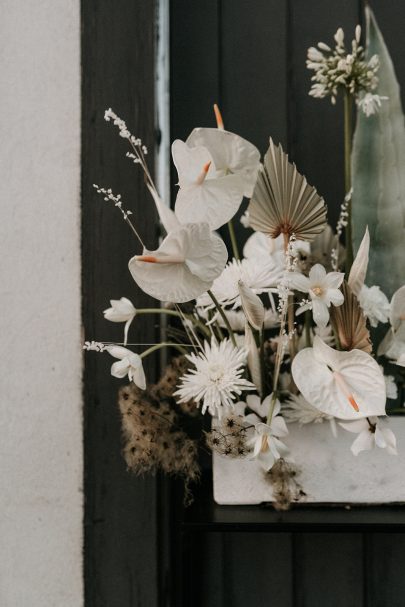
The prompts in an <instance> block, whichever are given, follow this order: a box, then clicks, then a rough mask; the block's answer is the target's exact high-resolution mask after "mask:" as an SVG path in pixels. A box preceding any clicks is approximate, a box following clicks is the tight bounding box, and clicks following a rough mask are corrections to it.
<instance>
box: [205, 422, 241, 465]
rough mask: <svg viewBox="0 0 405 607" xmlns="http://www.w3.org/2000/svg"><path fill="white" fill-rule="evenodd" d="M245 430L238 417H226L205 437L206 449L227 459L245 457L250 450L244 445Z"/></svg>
mask: <svg viewBox="0 0 405 607" xmlns="http://www.w3.org/2000/svg"><path fill="white" fill-rule="evenodd" d="M246 432H247V428H246V426H245V425H244V424H243V422H242V419H241V417H240V416H238V415H233V414H230V415H227V416H225V417H224V418H222V419H221V420H220V421H218V422H217V423H216V425H215V426H214V427H213V428H212V430H211V432H206V433H205V437H206V441H207V445H208V447H209V448H210V449H211V450H212V451H215V452H216V453H219V454H220V455H226V456H227V457H234V458H235V457H245V456H246V455H247V454H248V453H249V452H250V450H251V449H250V448H249V447H248V446H247V445H246Z"/></svg>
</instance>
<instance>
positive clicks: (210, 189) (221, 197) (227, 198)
mask: <svg viewBox="0 0 405 607" xmlns="http://www.w3.org/2000/svg"><path fill="white" fill-rule="evenodd" d="M172 155H173V161H174V164H175V166H176V169H177V173H178V176H179V185H180V190H179V191H178V194H177V198H176V204H175V208H174V210H175V213H176V217H177V219H178V220H179V221H180V223H200V222H206V223H208V224H209V226H210V228H211V230H217V229H218V228H220V227H221V226H222V225H224V224H225V223H227V222H228V221H230V220H231V219H232V217H233V216H234V215H235V213H236V211H237V210H238V209H239V206H240V203H241V202H242V198H243V179H242V178H241V176H240V175H238V174H231V173H230V174H228V175H222V174H219V175H217V171H216V167H215V163H214V161H213V158H212V156H211V154H210V153H209V151H208V150H207V148H205V147H189V146H188V145H187V144H186V143H184V142H183V141H180V140H179V139H177V140H176V141H174V142H173V144H172Z"/></svg>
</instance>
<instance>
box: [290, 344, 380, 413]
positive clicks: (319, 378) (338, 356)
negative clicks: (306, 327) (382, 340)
mask: <svg viewBox="0 0 405 607" xmlns="http://www.w3.org/2000/svg"><path fill="white" fill-rule="evenodd" d="M292 373H293V378H294V381H295V384H296V386H297V387H298V389H299V390H300V392H301V393H302V395H303V396H304V398H306V400H307V401H308V402H310V403H311V404H312V405H313V406H314V407H316V408H317V409H319V410H320V411H322V412H323V413H326V414H328V415H332V416H333V417H337V418H339V419H347V420H352V419H359V418H362V417H368V416H370V415H377V416H379V415H384V414H385V403H386V388H385V380H384V375H383V374H382V373H381V370H380V368H379V365H378V363H377V362H376V361H375V360H374V359H373V358H372V356H370V355H369V354H367V353H366V352H362V351H361V350H351V351H350V352H338V351H336V350H333V348H330V347H329V346H327V345H326V344H325V343H324V342H322V340H321V339H320V338H319V337H317V336H316V337H315V338H314V347H313V348H305V349H304V350H301V352H299V353H298V354H297V355H296V357H295V358H294V361H293V363H292ZM356 408H358V409H359V410H358V411H357V410H356Z"/></svg>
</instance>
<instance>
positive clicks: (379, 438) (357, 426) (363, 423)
mask: <svg viewBox="0 0 405 607" xmlns="http://www.w3.org/2000/svg"><path fill="white" fill-rule="evenodd" d="M339 425H340V426H342V428H344V429H345V430H347V431H348V432H354V433H355V434H358V437H357V438H356V440H355V441H354V442H353V444H352V446H351V448H350V449H351V452H352V453H353V455H358V454H359V453H360V452H361V451H370V449H373V448H374V447H380V449H386V450H387V452H388V453H389V454H390V455H398V451H397V439H396V438H395V434H394V433H393V431H392V430H390V429H389V428H382V427H381V426H380V423H379V421H378V419H377V418H376V417H370V418H369V419H359V420H357V421H355V422H348V423H342V422H339Z"/></svg>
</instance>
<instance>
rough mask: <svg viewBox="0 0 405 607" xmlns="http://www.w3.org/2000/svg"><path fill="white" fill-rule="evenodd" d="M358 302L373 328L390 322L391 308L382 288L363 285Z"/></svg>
mask: <svg viewBox="0 0 405 607" xmlns="http://www.w3.org/2000/svg"><path fill="white" fill-rule="evenodd" d="M358 300H359V304H360V307H361V308H362V310H363V312H364V315H365V316H367V318H368V319H369V321H370V324H371V326H372V327H376V326H377V325H378V323H379V322H382V323H385V322H388V320H389V317H390V310H391V306H390V302H389V301H388V298H387V296H386V295H385V294H384V293H383V292H382V291H381V289H380V287H377V286H373V287H367V286H366V285H363V286H362V287H361V289H360V292H359V294H358Z"/></svg>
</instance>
